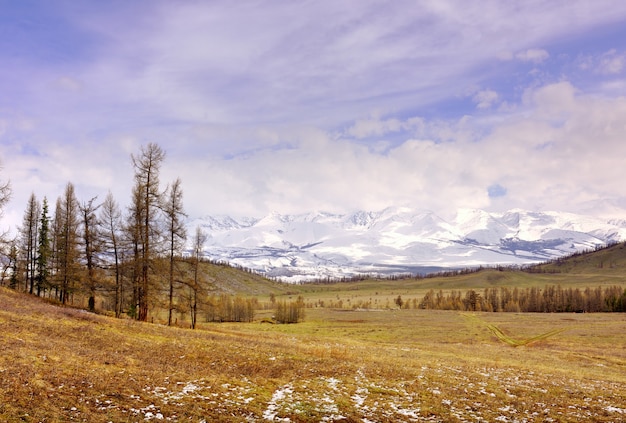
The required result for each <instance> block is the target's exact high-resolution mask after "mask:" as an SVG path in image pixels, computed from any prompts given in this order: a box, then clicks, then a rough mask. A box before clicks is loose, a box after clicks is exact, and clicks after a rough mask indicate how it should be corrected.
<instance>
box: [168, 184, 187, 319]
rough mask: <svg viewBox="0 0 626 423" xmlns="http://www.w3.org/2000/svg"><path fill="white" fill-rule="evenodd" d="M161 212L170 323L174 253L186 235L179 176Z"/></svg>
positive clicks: (172, 299)
mask: <svg viewBox="0 0 626 423" xmlns="http://www.w3.org/2000/svg"><path fill="white" fill-rule="evenodd" d="M163 214H164V216H165V220H166V225H167V242H168V253H169V310H168V315H167V325H168V326H171V325H172V311H173V310H174V267H175V265H176V263H175V262H176V253H178V252H180V250H181V248H182V247H184V242H185V239H186V237H187V231H186V229H185V217H186V214H185V212H184V210H183V190H182V187H181V181H180V178H177V179H176V180H175V181H174V183H173V184H172V185H171V186H170V187H169V189H168V191H167V195H166V198H165V201H164V202H163Z"/></svg>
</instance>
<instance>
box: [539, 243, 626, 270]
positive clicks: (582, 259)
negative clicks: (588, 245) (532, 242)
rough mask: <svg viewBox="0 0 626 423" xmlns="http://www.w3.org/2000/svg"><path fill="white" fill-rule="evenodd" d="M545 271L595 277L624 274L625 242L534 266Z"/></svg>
mask: <svg viewBox="0 0 626 423" xmlns="http://www.w3.org/2000/svg"><path fill="white" fill-rule="evenodd" d="M536 268H537V269H539V270H542V271H546V272H559V273H567V274H570V275H590V276H592V275H595V276H597V277H611V276H626V243H619V244H615V245H612V246H610V247H607V248H602V249H600V250H598V251H593V252H588V253H581V254H575V255H573V256H570V257H565V258H562V259H559V260H555V261H552V262H550V263H547V264H542V265H539V266H536Z"/></svg>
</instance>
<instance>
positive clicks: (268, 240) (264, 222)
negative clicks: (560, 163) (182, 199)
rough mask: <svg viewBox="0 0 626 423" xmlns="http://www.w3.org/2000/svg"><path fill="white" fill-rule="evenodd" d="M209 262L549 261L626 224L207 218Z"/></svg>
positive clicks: (553, 217) (382, 269)
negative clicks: (210, 260) (212, 260)
mask: <svg viewBox="0 0 626 423" xmlns="http://www.w3.org/2000/svg"><path fill="white" fill-rule="evenodd" d="M189 226H190V227H191V228H195V227H196V226H200V227H201V228H202V229H203V230H204V231H205V232H206V233H207V235H208V240H207V243H206V245H205V253H206V256H207V257H209V258H211V259H214V260H221V261H227V262H229V263H231V264H235V265H240V266H243V267H247V268H251V269H254V270H256V271H258V272H261V273H263V274H265V275H267V276H270V277H278V278H280V279H282V280H285V281H301V280H307V279H320V278H327V277H328V278H341V277H350V276H355V275H358V274H364V273H369V274H385V275H389V274H398V273H405V274H406V273H428V272H433V271H437V270H441V269H446V268H463V267H472V266H479V265H500V264H501V265H511V264H527V263H533V262H541V261H545V260H548V259H551V258H556V257H560V256H563V255H567V254H572V253H575V252H578V251H581V250H585V249H592V248H595V247H596V246H599V245H604V244H606V243H609V242H615V241H622V240H626V220H617V219H613V220H602V219H598V218H593V217H589V216H582V215H575V214H571V213H559V212H529V211H524V210H511V211H508V212H506V213H488V212H485V211H483V210H470V209H468V210H460V211H459V212H458V213H457V215H456V218H455V219H453V220H451V221H449V222H448V221H445V220H444V219H442V218H440V217H439V216H437V215H436V214H434V213H432V212H429V211H420V210H413V209H410V208H406V207H390V208H387V209H384V210H382V211H379V212H366V211H358V212H356V213H352V214H345V215H342V214H331V213H323V212H315V213H308V214H302V215H281V214H278V213H271V214H269V215H267V216H265V217H263V218H260V219H254V218H244V219H234V218H232V217H228V216H221V217H216V216H205V217H202V218H199V219H195V220H193V221H191V222H189Z"/></svg>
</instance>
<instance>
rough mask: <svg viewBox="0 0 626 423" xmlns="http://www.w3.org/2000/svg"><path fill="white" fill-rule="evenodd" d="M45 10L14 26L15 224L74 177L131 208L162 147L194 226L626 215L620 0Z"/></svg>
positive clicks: (1, 113)
mask: <svg viewBox="0 0 626 423" xmlns="http://www.w3.org/2000/svg"><path fill="white" fill-rule="evenodd" d="M35 4H36V5H37V6H38V7H34V6H33V7H28V6H19V5H15V4H13V5H11V6H12V7H7V9H6V16H7V20H5V21H2V22H0V27H1V29H2V30H3V33H5V34H7V37H4V39H3V40H2V41H0V47H2V48H0V59H1V60H2V63H3V67H2V68H1V69H0V93H1V95H0V160H1V161H2V166H3V170H2V173H0V177H2V178H4V179H7V178H9V179H11V181H12V184H13V188H14V198H13V201H12V202H11V204H10V206H9V208H8V210H7V213H5V225H11V226H15V225H17V224H19V222H20V221H21V215H22V213H23V210H24V208H25V206H26V201H27V199H28V196H29V195H30V193H31V192H35V193H36V195H37V196H38V197H39V198H40V199H41V198H43V197H44V196H46V197H48V199H49V200H50V201H51V202H52V201H55V200H56V197H57V196H58V195H60V194H61V192H62V189H63V186H64V185H65V183H66V182H67V181H72V182H73V183H74V184H75V185H76V186H77V192H78V194H79V196H80V197H81V199H89V198H91V197H93V196H95V195H99V196H100V197H101V198H104V196H105V195H106V192H107V191H108V190H111V191H112V192H113V194H114V195H115V197H116V198H117V199H118V201H119V202H120V203H122V204H126V203H128V199H129V198H130V187H131V185H132V168H131V163H130V154H131V153H134V152H137V151H138V150H139V147H140V146H141V145H142V144H145V143H147V142H157V143H159V144H160V145H161V146H162V147H163V148H164V149H165V150H166V151H167V158H166V162H165V164H164V167H163V175H162V180H163V181H164V182H167V181H168V180H173V179H175V178H176V177H179V176H180V177H181V179H182V181H183V189H184V195H185V205H186V208H187V212H188V214H189V215H190V216H198V215H202V214H233V215H238V216H242V215H248V216H250V215H251V216H260V215H263V214H265V213H268V212H269V211H272V210H276V211H280V212H283V213H294V212H303V211H310V210H326V211H336V212H348V211H353V210H356V209H365V210H377V209H381V208H384V207H386V206H389V205H410V206H412V207H417V208H422V209H429V210H433V211H436V212H438V213H441V214H442V215H449V214H451V213H454V212H455V211H456V210H457V209H458V208H467V207H476V208H484V209H488V210H494V211H496V210H503V209H511V208H526V209H531V210H563V211H572V212H585V213H593V214H604V215H612V216H620V215H621V213H623V209H624V208H626V189H625V188H624V184H623V183H621V182H622V181H623V180H624V178H625V177H626V174H625V172H626V171H624V170H623V166H622V164H621V163H620V161H621V158H622V157H625V155H624V153H626V152H625V151H624V149H625V148H626V147H624V146H623V145H624V143H623V134H624V133H626V131H625V130H626V126H625V125H626V104H625V103H626V100H625V98H626V66H625V65H626V60H625V59H624V58H625V57H626V41H622V40H626V30H624V29H623V28H625V26H624V25H623V24H624V22H625V21H626V4H624V3H623V2H619V1H598V2H593V4H592V3H589V2H586V1H572V2H568V3H566V4H565V3H559V2H551V1H545V2H544V1H536V2H529V3H521V4H517V3H506V2H504V3H503V2H482V1H475V2H472V1H470V2H458V1H436V2H435V1H433V2H430V1H423V2H417V3H415V2H412V1H410V2H409V1H398V2H392V3H381V2H358V3H350V2H348V3H337V2H310V3H283V4H277V3H275V2H263V1H261V2H257V1H254V2H252V1H250V2H248V1H242V2H236V3H233V2H220V1H217V2H176V3H173V2H166V1H156V2H153V1H138V2H133V3H132V4H129V5H125V7H109V6H107V5H104V4H103V3H100V2H85V3H84V5H83V7H81V8H77V7H75V5H74V3H73V2H58V3H55V5H51V4H48V3H46V2H41V3H39V2H35ZM529 22H532V25H529Z"/></svg>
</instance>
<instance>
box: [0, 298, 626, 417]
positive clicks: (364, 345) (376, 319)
mask: <svg viewBox="0 0 626 423" xmlns="http://www.w3.org/2000/svg"><path fill="white" fill-rule="evenodd" d="M307 313H308V314H307V316H308V317H307V320H306V321H305V322H304V323H301V324H297V325H267V324H262V323H258V322H255V323H249V324H221V325H220V324H202V325H201V330H196V331H192V330H188V329H178V328H170V327H165V326H162V325H156V324H147V323H138V322H135V321H131V320H123V319H122V320H119V319H113V318H109V317H105V316H99V315H95V314H90V313H87V312H85V311H82V310H77V309H71V308H63V307H59V306H55V305H53V304H49V303H46V302H44V301H42V300H40V299H38V298H35V297H32V296H28V295H26V294H21V293H16V292H14V291H11V290H7V289H4V288H0V421H6V422H57V421H85V422H111V421H112V422H139V421H150V420H156V421H159V420H163V421H194V422H200V421H207V422H209V421H211V422H212V421H225V422H240V421H250V422H253V421H292V422H318V421H345V422H356V421H380V422H387V421H400V422H402V421H452V422H455V421H458V422H460V421H561V422H569V421H571V422H574V421H599V422H610V421H620V420H622V419H623V417H624V416H626V376H625V375H626V339H625V338H624V336H623V333H624V331H625V330H626V318H625V316H624V315H623V314H621V313H613V314H585V315H578V314H569V315H555V314H530V315H521V314H515V313H470V314H468V313H457V312H438V311H424V310H396V311H380V312H367V311H352V312H347V311H335V310H328V309H311V310H308V311H307ZM494 328H496V329H497V331H495V332H494ZM496 332H497V333H496ZM546 334H549V335H550V336H545V335H546ZM503 339H504V340H505V341H506V340H507V339H512V340H519V341H522V340H532V341H533V342H532V343H530V342H529V343H522V342H520V345H519V346H517V347H516V348H513V347H511V346H510V345H509V344H508V343H507V342H503Z"/></svg>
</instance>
